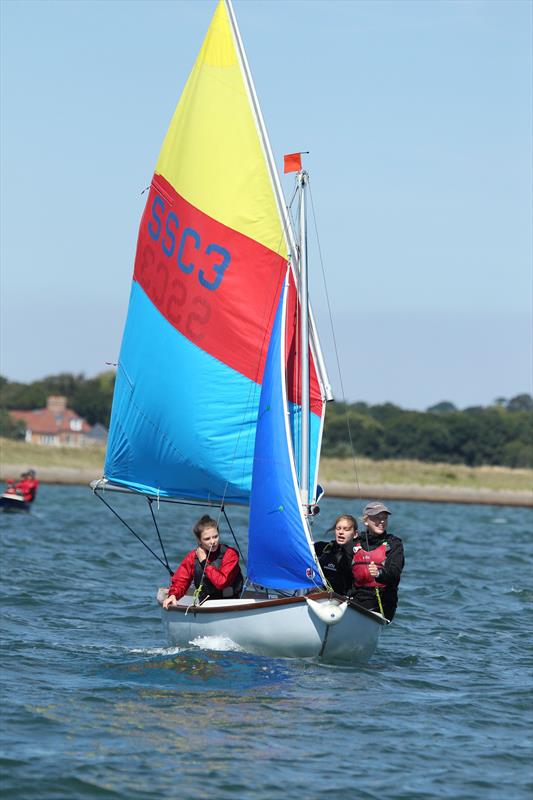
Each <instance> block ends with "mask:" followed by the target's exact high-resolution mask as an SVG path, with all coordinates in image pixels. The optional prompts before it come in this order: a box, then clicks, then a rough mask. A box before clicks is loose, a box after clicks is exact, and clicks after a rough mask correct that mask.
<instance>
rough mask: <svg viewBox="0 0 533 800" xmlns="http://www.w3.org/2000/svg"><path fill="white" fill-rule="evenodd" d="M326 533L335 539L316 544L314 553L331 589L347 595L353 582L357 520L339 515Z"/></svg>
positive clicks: (349, 516)
mask: <svg viewBox="0 0 533 800" xmlns="http://www.w3.org/2000/svg"><path fill="white" fill-rule="evenodd" d="M328 532H334V533H335V538H334V539H332V540H331V541H330V542H316V543H315V552H316V554H317V556H318V560H319V562H320V566H321V567H322V571H323V573H324V575H325V577H326V578H327V580H328V582H329V584H330V586H331V588H332V589H333V590H334V591H335V592H337V593H338V594H348V592H349V590H350V589H351V587H352V582H353V581H352V566H351V565H352V555H353V545H354V537H356V536H357V520H356V519H355V517H352V516H351V514H341V516H340V517H337V519H336V520H335V524H334V526H333V528H330V531H328Z"/></svg>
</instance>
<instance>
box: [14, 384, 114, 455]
mask: <svg viewBox="0 0 533 800" xmlns="http://www.w3.org/2000/svg"><path fill="white" fill-rule="evenodd" d="M9 413H10V415H11V416H12V417H13V419H16V420H20V421H21V422H23V423H24V425H25V426H26V435H25V439H26V441H27V442H31V443H32V444H48V445H56V446H62V447H84V446H86V445H93V444H101V443H103V442H105V440H106V435H107V432H106V430H105V428H103V427H102V426H101V425H95V426H94V427H93V426H91V425H89V423H88V422H87V420H85V419H83V417H80V416H79V414H76V412H75V411H73V410H72V409H70V408H67V398H66V397H62V396H60V395H50V397H49V398H48V400H47V402H46V408H37V409H35V410H34V411H10V412H9Z"/></svg>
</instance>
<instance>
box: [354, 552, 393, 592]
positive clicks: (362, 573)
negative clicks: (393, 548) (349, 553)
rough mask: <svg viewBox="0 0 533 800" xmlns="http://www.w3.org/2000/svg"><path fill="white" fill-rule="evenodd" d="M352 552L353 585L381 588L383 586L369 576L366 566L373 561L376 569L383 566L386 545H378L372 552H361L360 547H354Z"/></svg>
mask: <svg viewBox="0 0 533 800" xmlns="http://www.w3.org/2000/svg"><path fill="white" fill-rule="evenodd" d="M353 550H354V554H353V562H352V575H353V580H354V583H355V585H356V586H368V587H374V586H378V587H380V588H383V587H384V586H385V584H384V583H378V581H376V579H375V578H374V576H373V575H371V574H370V571H369V569H368V565H369V564H370V563H371V562H372V561H373V562H374V564H376V566H377V567H382V566H383V564H384V563H385V559H386V558H387V550H388V548H387V544H386V543H385V544H380V545H379V547H376V548H375V549H374V550H363V548H362V547H361V545H356V546H355V547H354V549H353Z"/></svg>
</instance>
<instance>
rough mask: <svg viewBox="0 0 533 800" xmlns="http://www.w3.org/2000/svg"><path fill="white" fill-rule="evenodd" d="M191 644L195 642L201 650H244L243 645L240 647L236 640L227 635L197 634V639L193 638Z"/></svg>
mask: <svg viewBox="0 0 533 800" xmlns="http://www.w3.org/2000/svg"><path fill="white" fill-rule="evenodd" d="M189 644H193V645H195V647H199V648H200V649H201V650H218V651H220V652H225V651H229V652H231V651H235V652H243V649H242V647H239V645H238V644H235V642H233V641H232V640H231V639H228V638H227V637H226V636H197V637H196V639H193V640H192V641H191V642H189Z"/></svg>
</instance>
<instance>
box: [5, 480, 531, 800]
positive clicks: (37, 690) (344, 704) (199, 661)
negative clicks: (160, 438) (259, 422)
mask: <svg viewBox="0 0 533 800" xmlns="http://www.w3.org/2000/svg"><path fill="white" fill-rule="evenodd" d="M126 501H127V498H124V497H119V498H118V501H117V505H118V506H119V507H120V509H121V513H124V514H125V515H126V517H127V519H128V521H129V522H130V523H131V524H132V525H133V527H134V528H135V530H138V531H139V532H140V531H142V532H143V533H145V534H146V537H147V539H149V540H150V543H151V544H152V545H153V546H154V548H155V545H156V542H157V540H156V537H155V535H154V534H153V532H152V528H151V520H150V517H149V513H148V511H147V510H146V509H145V507H144V503H142V501H141V500H140V499H137V498H135V499H134V501H133V502H131V503H129V504H128V503H127V502H126ZM360 508H361V504H356V505H355V504H352V503H345V502H343V501H337V500H327V501H325V502H323V503H322V514H321V515H320V517H319V520H320V522H317V524H316V529H315V538H320V534H321V533H322V532H323V530H324V529H325V528H326V527H327V526H328V524H329V523H330V522H331V521H332V520H333V519H334V517H335V516H336V514H338V513H339V512H341V511H348V512H350V513H354V512H355V513H357V514H359V512H360ZM392 510H393V512H394V513H393V516H392V524H391V526H390V530H391V531H392V532H394V533H396V534H397V535H399V536H401V537H402V538H403V540H404V544H405V548H406V559H407V566H406V569H405V571H404V575H403V578H402V584H401V593H400V605H399V610H398V613H397V615H396V618H395V620H394V622H393V624H392V625H391V626H390V628H388V629H387V630H386V631H385V632H384V634H383V636H382V637H381V641H380V645H379V649H378V651H377V653H376V655H375V656H374V657H373V658H372V660H371V661H370V663H369V664H368V665H367V666H365V667H359V668H338V667H328V666H324V665H321V664H317V663H313V662H306V661H290V660H282V659H278V660H276V659H266V658H260V657H257V656H252V655H248V654H245V653H242V652H235V651H232V650H231V649H229V648H230V645H229V644H228V643H227V642H226V643H224V642H217V641H212V642H211V643H210V645H211V647H212V648H213V647H214V648H217V649H207V648H200V647H193V646H191V648H190V649H189V650H187V651H181V652H180V651H178V650H177V649H176V648H174V649H170V648H168V647H167V646H166V642H165V641H164V640H163V633H162V626H161V621H160V612H159V609H158V606H157V605H156V603H155V591H156V588H157V586H158V585H164V584H166V574H165V570H164V569H163V568H162V567H160V566H159V565H158V564H157V562H156V561H155V560H154V559H153V558H152V557H151V556H150V554H149V553H148V552H147V551H146V550H145V549H144V548H143V547H142V546H141V545H140V544H139V543H138V542H137V541H136V540H135V539H133V537H132V536H131V535H130V534H129V533H128V532H127V531H126V530H125V529H124V528H123V527H122V526H121V525H120V523H119V522H118V521H117V520H116V519H115V518H114V517H113V516H112V515H111V514H110V512H109V511H108V510H107V509H106V508H105V507H104V505H103V504H102V503H101V502H100V501H99V500H98V499H97V498H95V497H93V496H92V494H91V492H90V491H89V490H87V489H84V488H82V487H76V488H74V487H51V486H44V487H42V489H41V493H40V495H39V497H38V500H37V501H36V504H35V507H34V509H33V511H32V513H31V514H30V515H14V514H9V515H8V514H4V515H2V516H1V518H0V523H1V544H2V583H1V593H2V608H3V615H2V629H3V650H2V654H3V659H2V661H3V668H2V685H3V698H2V700H3V703H2V707H3V712H2V723H3V724H2V726H1V738H2V755H1V764H2V773H3V780H2V784H1V787H2V796H3V797H5V798H22V800H32V798H35V800H59V799H60V798H66V799H68V800H77V798H128V800H136V799H137V798H142V799H144V798H151V797H158V798H180V800H201V798H210V799H211V798H213V799H214V800H225V798H228V799H229V798H231V800H234V798H239V797H241V798H255V799H256V800H271V799H272V798H303V797H305V798H309V800H315V799H317V798H324V797H331V798H347V797H350V798H352V797H353V798H362V799H363V800H364V799H365V798H387V799H388V800H400V799H402V800H403V798H405V799H406V800H407V798H409V799H410V800H412V798H465V800H476V799H477V798H479V799H480V800H491V799H492V798H494V799H495V800H496V798H497V799H498V800H500V798H502V797H506V798H512V799H513V800H521V798H524V800H525V798H528V800H529V798H530V797H531V791H532V788H533V784H532V781H531V771H530V768H529V766H528V762H529V759H530V757H531V755H532V753H531V738H530V730H531V722H532V719H531V710H530V709H531V679H530V675H531V666H532V660H533V659H532V649H531V630H532V627H533V626H532V610H531V599H532V595H533V591H532V587H531V574H532V572H533V570H532V560H533V558H532V550H533V547H532V529H533V511H531V510H530V509H514V508H513V509H511V508H496V507H490V506H458V505H437V504H426V503H407V502H405V503H402V502H397V503H394V504H393V506H392ZM156 515H157V519H158V521H159V523H160V526H161V530H162V533H163V537H164V541H165V543H166V544H167V549H168V555H169V559H170V561H171V564H172V565H173V566H174V565H175V564H176V563H177V561H178V559H179V558H181V557H182V556H183V554H184V553H185V551H186V550H187V549H189V548H190V547H191V546H192V539H191V533H190V528H191V524H192V522H193V521H194V519H195V518H196V516H197V512H196V511H195V510H194V509H192V510H191V509H185V508H174V507H169V506H165V507H163V506H162V507H161V509H160V510H159V511H156ZM231 521H232V524H233V525H234V528H235V530H236V531H237V533H238V535H239V534H240V538H242V536H243V531H244V529H245V521H246V520H245V516H244V512H243V511H240V510H237V511H232V512H231ZM223 538H224V539H225V540H226V541H227V542H228V543H231V537H229V536H228V535H227V533H224V536H223ZM528 693H529V694H528Z"/></svg>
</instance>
